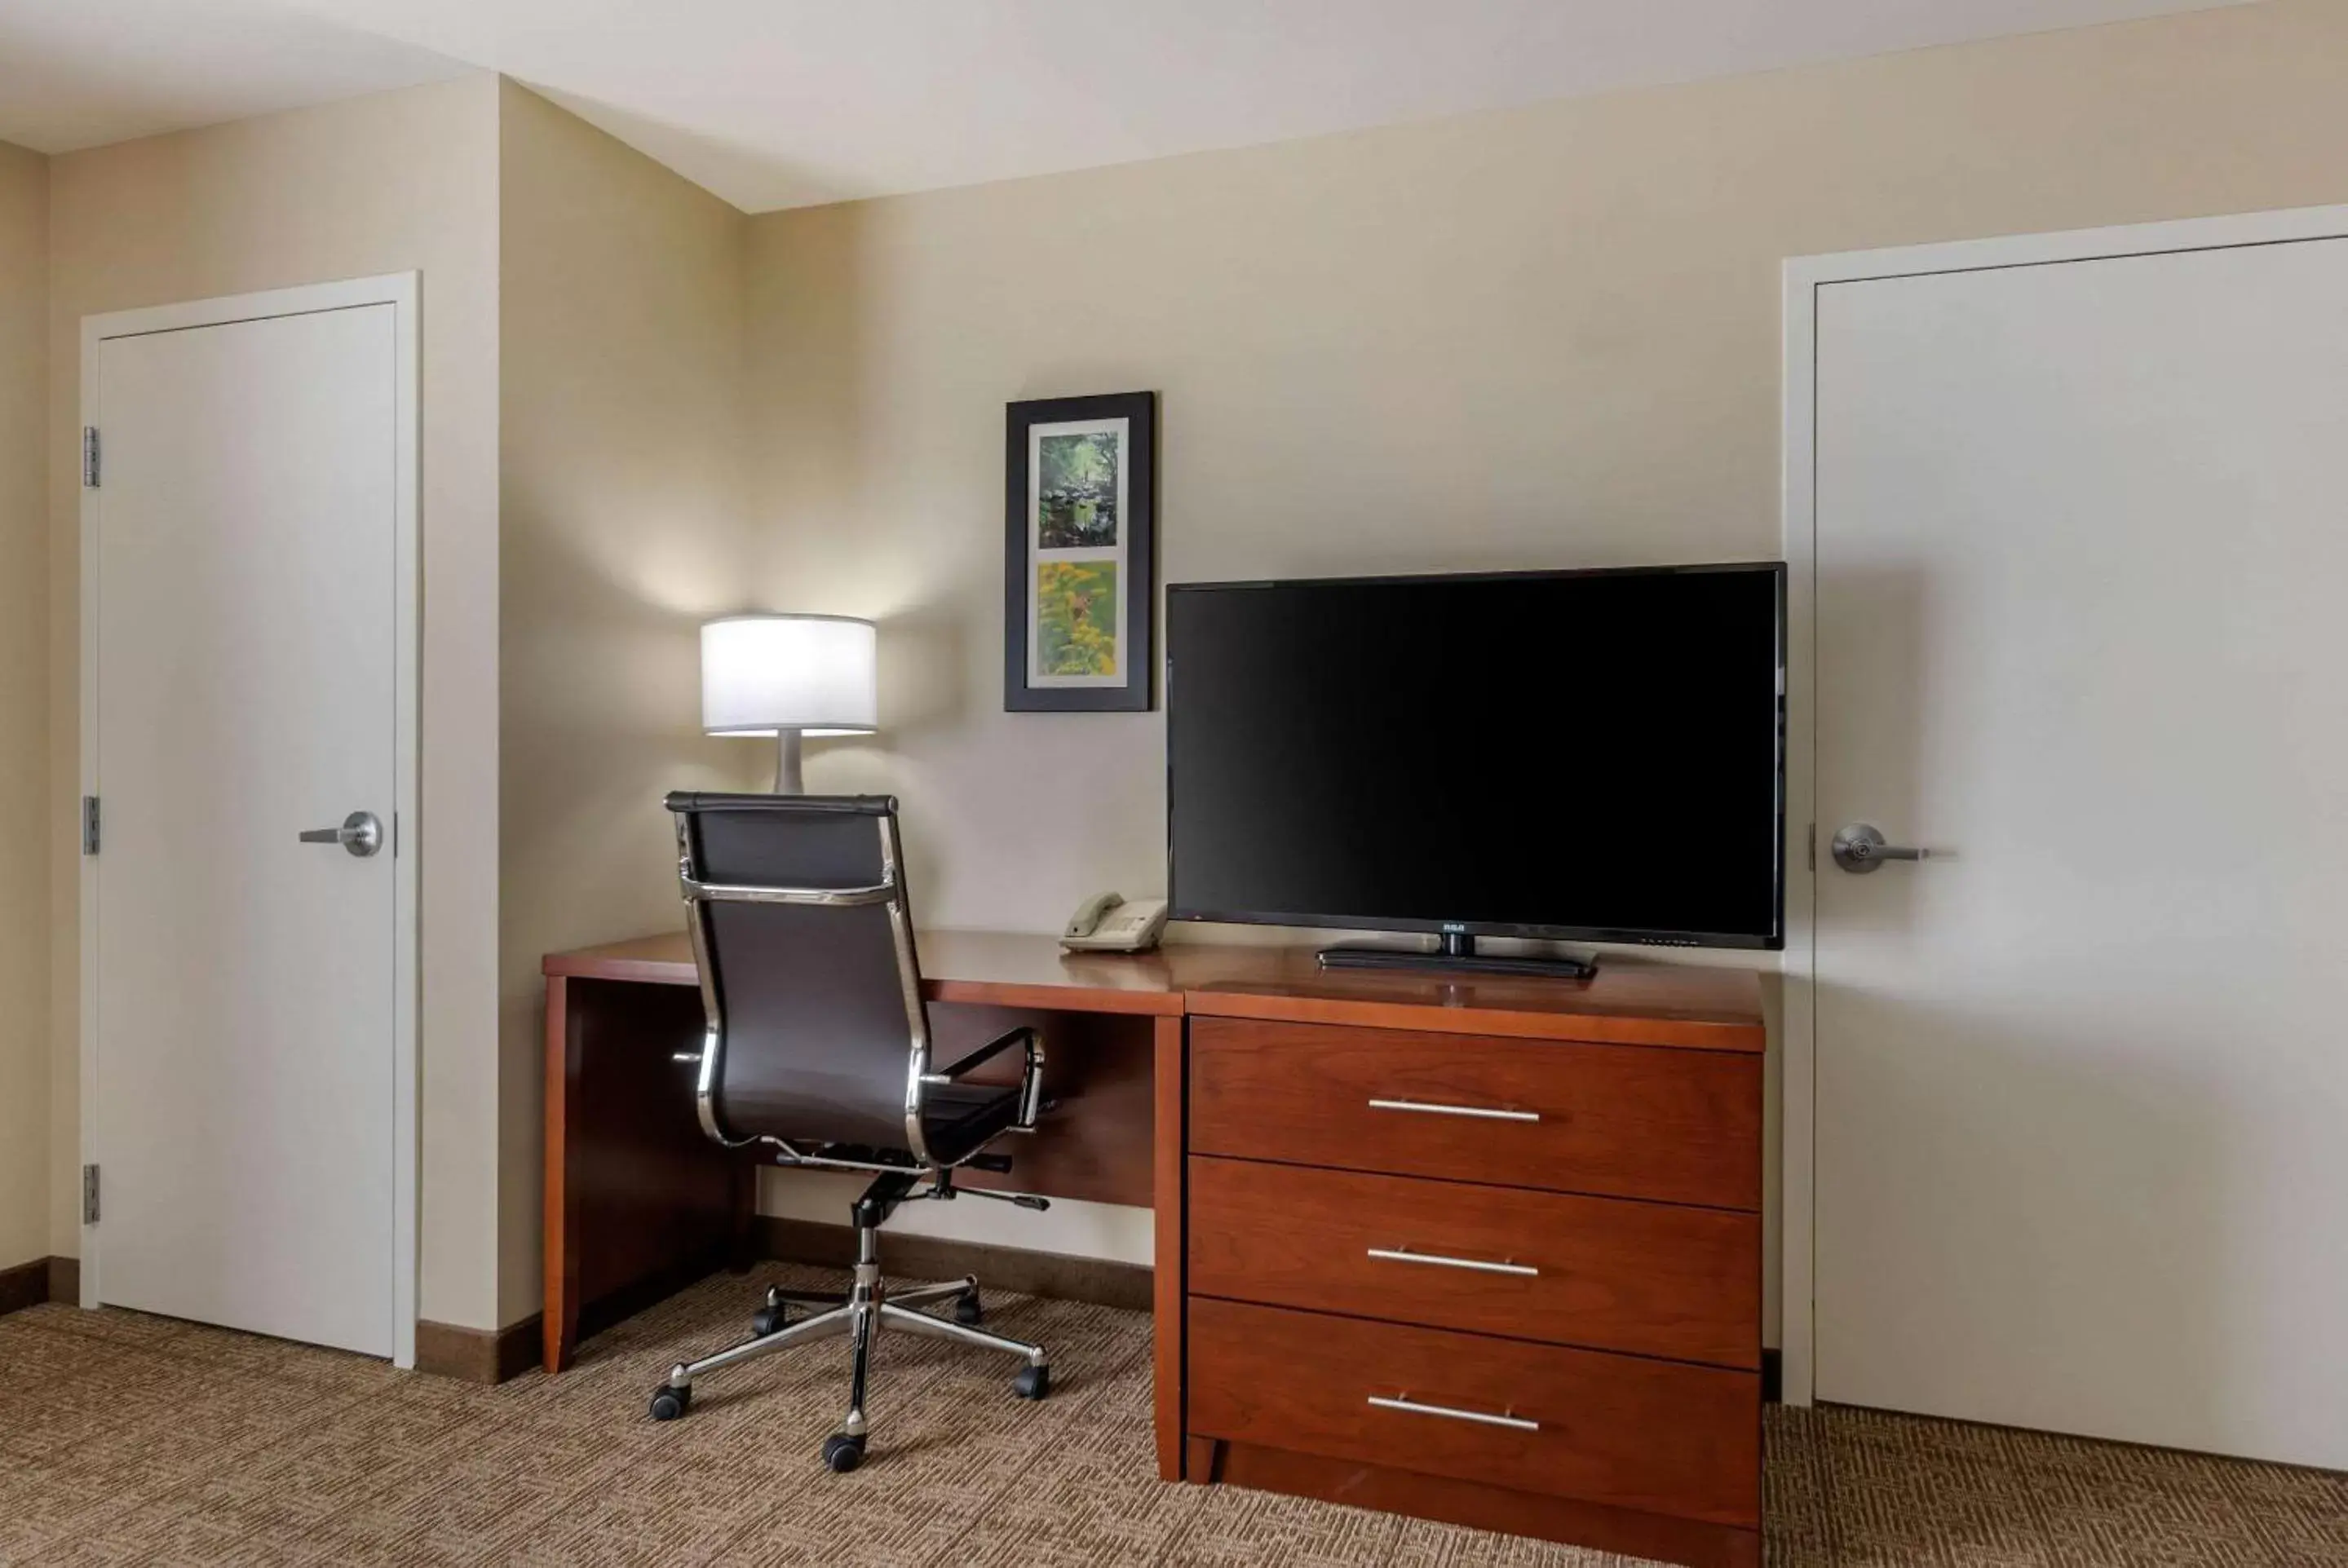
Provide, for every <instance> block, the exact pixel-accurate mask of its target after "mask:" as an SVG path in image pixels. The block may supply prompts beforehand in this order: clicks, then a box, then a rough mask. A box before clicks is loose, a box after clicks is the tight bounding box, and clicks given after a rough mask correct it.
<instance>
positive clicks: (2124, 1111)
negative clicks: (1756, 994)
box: [1815, 240, 2348, 1467]
mask: <svg viewBox="0 0 2348 1568" xmlns="http://www.w3.org/2000/svg"><path fill="white" fill-rule="evenodd" d="M1817 310H1818V347H1817V356H1816V366H1817V387H1816V395H1817V403H1816V407H1817V415H1816V432H1817V443H1818V445H1817V462H1816V486H1817V488H1816V497H1817V499H1816V507H1817V513H1816V516H1817V563H1818V589H1817V595H1818V597H1817V605H1818V651H1817V672H1818V701H1817V710H1816V712H1817V724H1818V778H1817V788H1818V870H1817V878H1818V881H1817V893H1818V935H1817V949H1816V953H1817V965H1818V985H1817V989H1816V992H1815V1006H1816V1017H1817V1031H1818V1032H1817V1051H1818V1055H1817V1063H1816V1074H1817V1078H1816V1082H1817V1119H1816V1144H1815V1147H1816V1162H1817V1163H1816V1175H1815V1192H1816V1200H1815V1201H1816V1208H1815V1214H1816V1227H1817V1228H1816V1244H1815V1245H1816V1254H1815V1255H1816V1268H1817V1276H1816V1318H1815V1322H1816V1354H1817V1361H1816V1376H1817V1392H1818V1397H1819V1398H1820V1399H1830V1400H1838V1401H1845V1402H1849V1403H1853V1404H1859V1405H1870V1406H1879V1407H1886V1408H1890V1409H1901V1410H1914V1411H1925V1412H1930V1413H1933V1414H1938V1415H1945V1416H1954V1417H1961V1418H1964V1419H1972V1420H1981V1421H1989V1422H1997V1423H2003V1424H2011V1425H2016V1426H2023V1427H2034V1428H2043V1429H2049V1430H2059V1431H2065V1432H2076V1433H2085V1434H2090V1435H2094V1436H2100V1437H2106V1438H2116V1439H2125V1440H2135V1441H2138V1442H2146V1443H2155V1444H2162V1445H2168V1446H2174V1447H2178V1448H2187V1449H2198V1450H2213V1451H2219V1452H2225V1453H2234V1454H2244V1455H2252V1456H2258V1457H2263V1458H2269V1459H2275V1460H2295V1461H2298V1462H2301V1463H2305V1464H2314V1465H2324V1466H2332V1467H2348V1331H2343V1326H2348V1013H2343V1009H2342V1005H2341V994H2342V982H2343V977H2348V963H2343V937H2348V241H2342V240H2317V241H2298V242H2292V243H2275V244H2260V245H2250V246H2240V247H2236V248H2230V249H2205V250H2197V251H2176V252H2171V253H2166V254H2150V255H2137V256H2119V257H2112V258H2109V259H2104V260H2082V261H2066V262H2063V263H2060V264H2048V265H2028V266H2005V267H1987V268H1982V269H1979V270H1974V271H1967V272H1941V273H1936V274H1931V275H1926V276H1920V277H1908V278H1880V279H1877V280H1875V281H1865V282H1841V283H1831V284H1828V285H1826V286H1824V287H1821V288H1820V289H1819V290H1818V293H1817ZM1859 822H1866V823H1870V824H1873V825H1877V826H1878V827H1879V828H1880V830H1881V831H1882V833H1883V834H1884V835H1885V836H1886V838H1887V839H1888V840H1890V842H1891V843H1893V844H1895V845H1896V844H1901V843H1905V844H1909V845H1924V846H1926V847H1927V848H1929V849H1930V850H1931V856H1932V857H1931V859H1928V860H1925V861H1922V862H1921V863H1896V862H1892V863H1884V864H1881V865H1879V866H1878V867H1877V868H1876V869H1874V870H1872V871H1869V872H1866V873H1864V874H1852V873H1850V872H1848V871H1844V870H1841V869H1839V868H1838V867H1837V866H1836V865H1835V864H1834V862H1833V861H1832V859H1831V857H1830V856H1829V854H1828V840H1829V837H1830V835H1832V834H1833V833H1834V832H1835V830H1836V829H1837V828H1838V827H1840V826H1842V825H1847V824H1852V823H1859Z"/></svg>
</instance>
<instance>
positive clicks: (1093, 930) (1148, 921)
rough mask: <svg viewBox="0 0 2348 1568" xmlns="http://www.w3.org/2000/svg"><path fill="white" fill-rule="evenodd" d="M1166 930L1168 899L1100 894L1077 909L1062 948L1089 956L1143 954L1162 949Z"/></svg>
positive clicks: (1062, 939)
mask: <svg viewBox="0 0 2348 1568" xmlns="http://www.w3.org/2000/svg"><path fill="white" fill-rule="evenodd" d="M1165 930H1166V900H1165V899H1163V898H1137V899H1135V900H1134V901H1133V902H1131V903H1128V902H1127V901H1126V900H1125V898H1124V897H1123V896H1122V895H1119V894H1116V893H1096V894H1094V895H1093V896H1092V897H1089V898H1087V899H1086V900H1085V901H1084V902H1083V903H1081V904H1079V905H1077V906H1076V913H1075V914H1073V915H1071V916H1069V917H1068V928H1067V929H1066V930H1065V931H1063V932H1061V933H1060V946H1061V947H1063V948H1068V949H1070V950H1071V951H1078V952H1089V953H1139V952H1146V951H1148V949H1149V948H1154V947H1156V946H1158V938H1159V936H1161V935H1162V934H1163V933H1164V932H1165Z"/></svg>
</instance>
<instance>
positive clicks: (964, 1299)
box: [954, 1290, 986, 1328]
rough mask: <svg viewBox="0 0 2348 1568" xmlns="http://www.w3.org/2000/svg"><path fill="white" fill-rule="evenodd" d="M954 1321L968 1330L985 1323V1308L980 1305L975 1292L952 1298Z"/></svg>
mask: <svg viewBox="0 0 2348 1568" xmlns="http://www.w3.org/2000/svg"><path fill="white" fill-rule="evenodd" d="M954 1321H955V1322H956V1323H959V1324H962V1325H963V1327H969V1328H975V1327H978V1326H979V1325H980V1324H982V1323H983V1322H985V1321H986V1308H985V1307H983V1306H982V1305H981V1304H980V1302H979V1299H978V1292H977V1291H975V1290H973V1291H972V1292H970V1293H969V1294H968V1295H966V1296H955V1297H954Z"/></svg>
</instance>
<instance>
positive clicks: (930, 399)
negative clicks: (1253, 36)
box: [750, 0, 2348, 930]
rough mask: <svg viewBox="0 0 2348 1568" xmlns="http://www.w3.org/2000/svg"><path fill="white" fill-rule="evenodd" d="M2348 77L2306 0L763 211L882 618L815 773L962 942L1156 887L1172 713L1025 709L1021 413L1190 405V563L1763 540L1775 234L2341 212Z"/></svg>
mask: <svg viewBox="0 0 2348 1568" xmlns="http://www.w3.org/2000/svg"><path fill="white" fill-rule="evenodd" d="M2343 82H2348V5H2343V3H2342V0H2272V3H2271V4H2267V5H2256V6H2250V7H2245V8H2240V9H2228V10H2220V11H2212V12H2207V13H2202V14H2199V15H2186V16H2180V17H2175V18H2169V19H2163V20H2157V21H2148V22H2141V23H2132V24H2127V25H2122V26H2109V27H2102V28H2096V29H2089V30H2082V31H2076V32H2069V33H2060V34H2052V35H2043V36H2031V37H2023V38H2015V39H2009V40H2004V41H2001V42H1995V43H1990V44H1983V45H1979V46H1964V47H1957V48H1946V49H1936V50H1930V51H1925V52H1921V53H1915V54H1910V55H1903V56H1890V57H1884V58H1879V59H1872V60H1865V61H1859V62H1853V63H1848V64H1840V65H1834V66H1827V67H1815V68H1805V69H1800V70H1794V71H1787V72H1782V73H1776V74H1773V75H1767V76H1758V77H1746V78H1741V79H1736V80H1732V81H1725V82H1717V83H1712V84H1705V85H1698V86H1693V87H1673V88H1665V89H1659V90H1653V91H1644V92H1638V93H1629V94H1623V95H1619V96H1614V97H1601V98H1594V99H1585V100H1581V101H1578V102H1569V103H1560V104H1553V105H1549V106H1544V107H1540V108H1531V109H1526V110H1521V111H1511V112H1507V113H1496V114H1489V115H1483V116H1478V117H1474V118H1463V119H1457V120H1452V121H1447V122H1444V123H1439V124H1432V125H1421V126H1412V127H1405V128H1391V129H1383V130H1375V131H1369V132H1364V133H1360V134H1354V135H1347V136H1341V137H1332V138H1323V139H1317V140H1313V141H1306V142H1295V143H1290V144H1286V145H1283V146H1278V147H1271V148H1262V149H1249V150H1242V151H1234V152H1219V153H1210V154H1202V155H1199V156H1196V157H1188V158H1181V159H1169V160H1165V161H1162V162H1156V163H1148V164H1140V165H1133V166H1128V167H1124V168H1117V169H1101V170H1097V171H1090V172H1084V173H1076V174H1068V175H1060V176H1053V177H1049V178H1045V179H1030V180H1023V181H1017V182H1013V183H1008V184H1001V185H993V186H986V187H980V188H975V189H970V190H953V191H946V192H940V193H936V194H931V195H922V196H913V197H906V198H899V199H891V200H877V201H870V202H862V203H855V204H850V205H843V206H835V207H828V208H819V209H812V210H802V211H794V212H785V213H778V214H773V215H769V216H766V217H762V218H759V219H757V220H754V222H753V225H752V259H751V288H752V328H753V333H754V355H753V361H752V364H753V376H754V405H753V414H754V418H755V425H754V428H753V430H752V433H751V442H750V445H751V450H752V452H753V453H754V455H755V456H756V457H757V463H758V466H757V470H756V472H755V474H754V488H753V491H752V498H753V502H754V505H755V507H756V511H757V518H758V521H759V523H760V525H761V536H760V537H761V540H762V543H763V545H764V547H765V551H764V557H763V561H762V564H761V566H760V569H759V571H758V574H757V579H756V586H757V589H759V590H760V594H761V597H763V598H764V599H765V600H767V601H768V602H769V603H771V604H773V605H774V606H776V607H778V608H783V607H789V608H802V609H808V610H832V611H839V612H845V613H850V614H862V615H871V616H877V617H879V618H880V619H881V620H882V621H883V623H884V632H883V642H882V661H883V672H884V689H883V692H882V708H881V717H882V723H883V733H882V734H881V735H880V738H879V743H877V744H874V745H870V746H853V747H851V746H848V745H845V744H842V743H833V745H832V747H831V749H829V751H827V752H825V753H819V754H817V755H814V756H812V757H811V758H810V761H809V764H808V775H809V779H810V782H811V784H814V785H815V786H816V787H818V788H826V789H829V788H887V789H891V790H894V791H895V792H896V793H897V794H900V795H901V796H902V797H903V799H904V802H905V808H906V813H907V835H908V840H909V852H910V855H911V860H912V870H913V873H914V875H915V877H916V878H917V880H916V882H915V888H916V896H917V897H918V898H919V900H920V902H921V904H922V913H923V917H924V918H925V919H926V920H927V921H929V922H931V923H933V924H939V925H951V926H980V927H1004V928H1012V929H1023V930H1043V929H1046V928H1048V927H1051V926H1052V925H1053V924H1054V923H1056V921H1057V920H1059V919H1060V918H1061V917H1064V916H1065V914H1066V910H1067V908H1068V907H1069V906H1070V905H1071V904H1073V903H1074V902H1075V901H1076V898H1077V897H1079V896H1080V895H1081V894H1083V893H1085V892H1087V891H1089V890H1091V889H1093V888H1095V887H1097V886H1117V887H1119V888H1122V889H1123V890H1125V891H1126V892H1128V893H1129V894H1141V893H1153V892H1157V891H1159V890H1160V889H1161V888H1162V886H1163V885H1164V869H1163V865H1162V856H1163V854H1164V833H1163V827H1162V812H1163V809H1164V773H1163V769H1164V743H1163V733H1164V732H1163V723H1162V718H1161V716H1160V715H1159V714H1155V713H1152V714H1145V715H1133V716H1122V715H1119V716H1108V715H1104V716H1086V715H1075V714H1066V715H1063V714H1035V715H1028V714H1021V715H1013V714H1006V713H1004V712H1003V711H1002V699H1001V684H1000V682H1001V663H1000V652H1001V648H1002V641H1001V640H1002V635H1003V627H1002V610H1001V582H1002V579H1001V572H1002V561H1003V556H1002V550H1003V542H1002V540H1003V533H1002V517H1001V512H1000V507H1001V496H1002V462H1003V456H1002V428H1003V425H1002V421H1003V405H1004V403H1005V402H1007V401H1010V400H1012V399H1014V398H1025V397H1036V396H1045V395H1062V394H1076V393H1094V392H1116V391H1125V390H1128V389H1131V388H1137V387H1155V388H1157V389H1159V392H1160V393H1161V394H1162V395H1163V401H1162V428H1161V445H1160V448H1159V463H1160V475H1161V488H1162V493H1161V504H1160V512H1159V518H1160V521H1159V541H1160V542H1159V549H1160V551H1161V571H1160V575H1161V579H1162V580H1167V581H1181V580H1186V579H1216V578H1229V577H1255V576H1270V575H1289V574H1294V575H1313V574H1326V573H1334V572H1383V571H1411V570H1462V569H1498V568H1520V567H1549V566H1569V565H1581V564H1604V563H1622V562H1642V561H1654V562H1663V561H1693V560H1705V559H1743V558H1752V557H1772V556H1776V554H1778V553H1779V548H1780V547H1779V523H1778V497H1777V476H1778V419H1777V396H1778V370H1779V364H1778V352H1779V350H1778V341H1779V340H1778V332H1779V320H1778V317H1779V305H1778V286H1779V284H1778V280H1779V263H1780V261H1781V260H1782V259H1783V258H1785V257H1787V256H1797V255H1803V254H1808V253H1813V252H1818V251H1839V250H1847V249H1853V248H1859V247H1869V246H1883V245H1898V244H1904V243H1909V242H1913V241H1936V240H1948V239H1956V238H1963V237H1971V236H1978V235H1988V234H1999V233H2008V232H2019V231H2043V230H2053V229H2066V228H2075V227H2081V226H2086V225H2097V224H2112V223H2124V222H2131V221H2135V220H2150V219H2161V218H2176V217H2184V216H2190V215H2196V214H2207V213H2219V212H2232V211H2242V210H2257V209H2264V208H2280V207H2291V206H2299V205H2305V204H2311V203H2322V202H2337V201H2348V92H2343V90H2342V89H2343ZM1395 745H1396V747H1397V750H1398V751H1399V752H1400V753H1402V754H1403V755H1404V756H1405V757H1406V759H1409V760H1410V761H1411V762H1412V763H1414V764H1416V765H1420V766H1432V767H1437V768H1440V769H1443V770H1445V771H1447V772H1449V773H1453V774H1457V776H1458V777H1459V778H1460V779H1461V780H1462V781H1463V782H1466V781H1472V780H1474V779H1475V778H1476V758H1475V748H1474V741H1473V737H1458V738H1443V739H1440V740H1439V739H1438V738H1437V737H1431V736H1426V737H1423V736H1413V735H1400V734H1398V735H1397V736H1396V737H1395ZM1438 746H1440V747H1441V748H1442V749H1441V750H1440V751H1439V752H1438V751H1437V749H1436V748H1437V747H1438ZM1527 808H1528V809H1538V802H1537V801H1532V802H1528V803H1527Z"/></svg>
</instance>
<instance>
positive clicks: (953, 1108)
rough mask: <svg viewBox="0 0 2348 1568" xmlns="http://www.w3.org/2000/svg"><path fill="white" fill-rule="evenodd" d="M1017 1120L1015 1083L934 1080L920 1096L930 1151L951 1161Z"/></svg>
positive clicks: (1017, 1088)
mask: <svg viewBox="0 0 2348 1568" xmlns="http://www.w3.org/2000/svg"><path fill="white" fill-rule="evenodd" d="M1018 1120H1019V1085H1017V1084H1015V1083H999V1084H998V1083H942V1084H937V1083H933V1084H932V1085H930V1087H929V1091H928V1092H927V1093H926V1094H924V1095H923V1096H922V1135H923V1136H924V1137H926V1138H928V1139H929V1141H930V1155H931V1157H932V1159H936V1160H942V1161H944V1162H945V1163H949V1164H951V1163H953V1162H954V1161H956V1160H959V1159H961V1158H962V1157H963V1155H964V1154H967V1153H972V1152H973V1150H975V1149H977V1148H978V1147H980V1146H981V1145H982V1144H983V1143H986V1141H987V1140H988V1139H990V1138H994V1137H997V1136H999V1135H1001V1133H1002V1132H1003V1131H1004V1129H1005V1128H1007V1127H1009V1126H1011V1125H1012V1124H1013V1123H1014V1122H1017V1121H1018Z"/></svg>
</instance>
